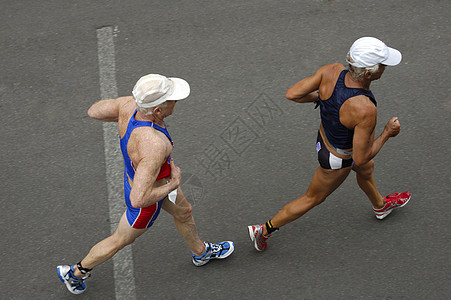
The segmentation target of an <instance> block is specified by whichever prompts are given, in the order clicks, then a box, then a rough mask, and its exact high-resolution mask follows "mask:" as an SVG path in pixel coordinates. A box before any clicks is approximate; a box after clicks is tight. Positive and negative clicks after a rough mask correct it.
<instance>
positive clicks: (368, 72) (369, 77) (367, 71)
mask: <svg viewBox="0 0 451 300" xmlns="http://www.w3.org/2000/svg"><path fill="white" fill-rule="evenodd" d="M372 75H373V74H372V73H371V71H369V70H366V71H365V74H363V76H364V77H365V79H371V76H372Z"/></svg>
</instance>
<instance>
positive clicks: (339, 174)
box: [248, 37, 410, 251]
mask: <svg viewBox="0 0 451 300" xmlns="http://www.w3.org/2000/svg"><path fill="white" fill-rule="evenodd" d="M347 61H348V64H349V71H348V70H346V69H345V67H344V66H343V65H342V64H339V63H335V64H330V65H326V66H323V67H321V68H319V69H318V70H317V71H316V72H315V74H314V75H313V76H310V77H307V78H305V79H303V80H301V81H299V82H298V83H296V84H295V85H294V86H292V87H291V88H290V89H289V90H288V91H287V94H286V97H287V98H288V99H289V100H292V101H295V102H298V103H306V102H316V103H317V104H318V105H319V107H320V109H321V125H320V128H319V131H318V139H317V144H316V150H317V152H318V161H319V163H320V166H319V167H318V168H317V170H316V172H315V174H314V175H313V178H312V181H311V183H310V185H309V187H308V189H307V192H306V193H305V194H304V195H302V196H301V197H299V198H297V199H295V200H293V201H291V202H290V203H288V204H287V205H285V206H284V207H283V208H282V210H280V211H279V212H278V213H277V214H276V215H275V216H274V218H272V219H270V220H268V221H267V222H266V223H265V224H260V225H251V226H248V230H249V236H250V238H251V240H252V242H253V243H254V247H255V248H256V249H257V250H258V251H263V250H265V249H266V246H267V243H266V241H267V239H268V238H269V236H270V235H271V233H273V232H275V231H277V230H278V229H279V227H281V226H283V225H286V224H288V223H290V222H292V221H294V220H296V219H297V218H299V217H301V216H302V215H304V214H305V213H306V212H307V211H309V210H310V209H312V208H313V207H315V206H316V205H318V204H320V203H322V202H323V201H324V200H325V199H326V198H327V197H328V196H329V195H330V194H331V193H332V192H333V191H334V190H335V189H336V188H338V187H339V186H340V185H341V184H342V183H343V181H344V180H345V179H346V177H347V176H348V175H349V173H350V172H351V169H352V170H353V171H355V172H356V177H357V182H358V184H359V187H360V188H361V189H362V190H363V191H364V192H365V194H366V195H367V196H368V198H369V200H370V201H371V203H372V205H373V211H374V213H375V215H376V217H377V218H378V219H383V218H385V217H386V216H387V215H388V214H389V213H390V212H391V211H392V210H393V208H395V207H402V206H404V205H405V204H406V203H407V202H408V201H409V199H410V193H409V192H403V193H393V194H390V195H388V196H386V197H383V196H382V195H381V194H380V193H379V191H378V190H377V188H376V183H375V181H374V178H373V169H374V161H373V158H374V157H375V156H376V154H377V153H378V152H379V150H380V149H381V148H382V146H383V145H384V143H385V142H387V141H388V139H389V138H391V137H395V136H396V135H398V133H399V131H400V129H401V127H400V124H399V120H398V118H397V117H393V118H391V120H390V121H388V123H387V125H386V126H385V128H384V130H383V132H382V134H381V135H380V136H379V137H377V138H375V127H376V117H377V109H376V104H377V103H376V100H375V98H374V96H373V94H372V93H371V91H370V84H371V82H372V81H374V80H378V79H379V78H380V77H381V76H382V73H383V72H384V70H385V67H386V66H394V65H397V64H399V63H400V61H401V53H400V52H399V51H398V50H396V49H393V48H389V47H387V46H386V45H385V44H384V43H383V42H382V41H380V40H378V39H376V38H372V37H364V38H360V39H358V40H357V41H355V42H354V43H353V45H352V46H351V49H350V50H349V53H348V58H347ZM343 205H345V204H343Z"/></svg>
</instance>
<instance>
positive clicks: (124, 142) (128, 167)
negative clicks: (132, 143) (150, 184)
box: [120, 110, 173, 180]
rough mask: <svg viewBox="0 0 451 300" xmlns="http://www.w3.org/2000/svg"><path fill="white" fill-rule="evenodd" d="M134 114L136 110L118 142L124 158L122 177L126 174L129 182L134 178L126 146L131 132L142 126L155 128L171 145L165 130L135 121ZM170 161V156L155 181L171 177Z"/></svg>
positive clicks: (150, 123) (146, 122) (152, 124)
mask: <svg viewBox="0 0 451 300" xmlns="http://www.w3.org/2000/svg"><path fill="white" fill-rule="evenodd" d="M136 112H137V110H135V112H134V113H133V116H132V117H131V118H130V121H129V122H128V125H127V132H126V133H125V135H124V136H123V137H122V138H121V141H120V144H121V151H122V156H123V157H124V164H125V173H124V176H127V174H128V177H129V178H130V179H131V180H133V178H134V177H135V167H134V166H133V162H132V161H131V160H130V157H129V156H128V152H127V144H128V140H129V138H130V135H131V134H132V131H133V130H134V129H135V128H138V127H143V126H147V127H152V128H155V129H156V130H158V131H161V132H163V133H164V134H165V135H166V136H167V137H168V139H169V140H170V141H171V144H173V142H172V139H171V136H170V135H169V132H168V130H167V129H166V128H163V127H160V126H158V125H156V124H154V123H152V122H148V121H138V120H136V119H135V115H136ZM170 161H171V156H169V157H168V160H167V161H166V162H165V163H164V164H163V165H162V166H161V169H160V173H159V174H158V177H157V179H156V180H159V179H161V178H165V177H168V176H169V175H171V166H170V165H169V163H170Z"/></svg>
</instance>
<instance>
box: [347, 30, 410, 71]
mask: <svg viewBox="0 0 451 300" xmlns="http://www.w3.org/2000/svg"><path fill="white" fill-rule="evenodd" d="M349 54H350V56H351V58H352V60H353V62H350V61H348V63H349V64H351V65H353V66H354V67H357V68H365V67H372V66H375V65H377V64H384V65H387V66H396V65H397V64H399V63H400V62H401V59H402V55H401V52H399V51H398V50H396V49H393V48H390V47H387V45H385V43H384V42H382V41H381V40H378V39H376V38H374V37H362V38H360V39H358V40H356V41H355V42H354V44H352V46H351V49H350V50H349Z"/></svg>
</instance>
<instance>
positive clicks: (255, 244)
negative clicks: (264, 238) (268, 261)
mask: <svg viewBox="0 0 451 300" xmlns="http://www.w3.org/2000/svg"><path fill="white" fill-rule="evenodd" d="M247 229H248V230H249V237H250V239H251V241H252V242H253V243H254V248H255V249H256V250H257V251H260V252H261V251H263V250H264V249H263V250H262V249H259V248H258V246H257V241H256V238H255V236H254V230H253V229H252V226H247Z"/></svg>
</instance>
